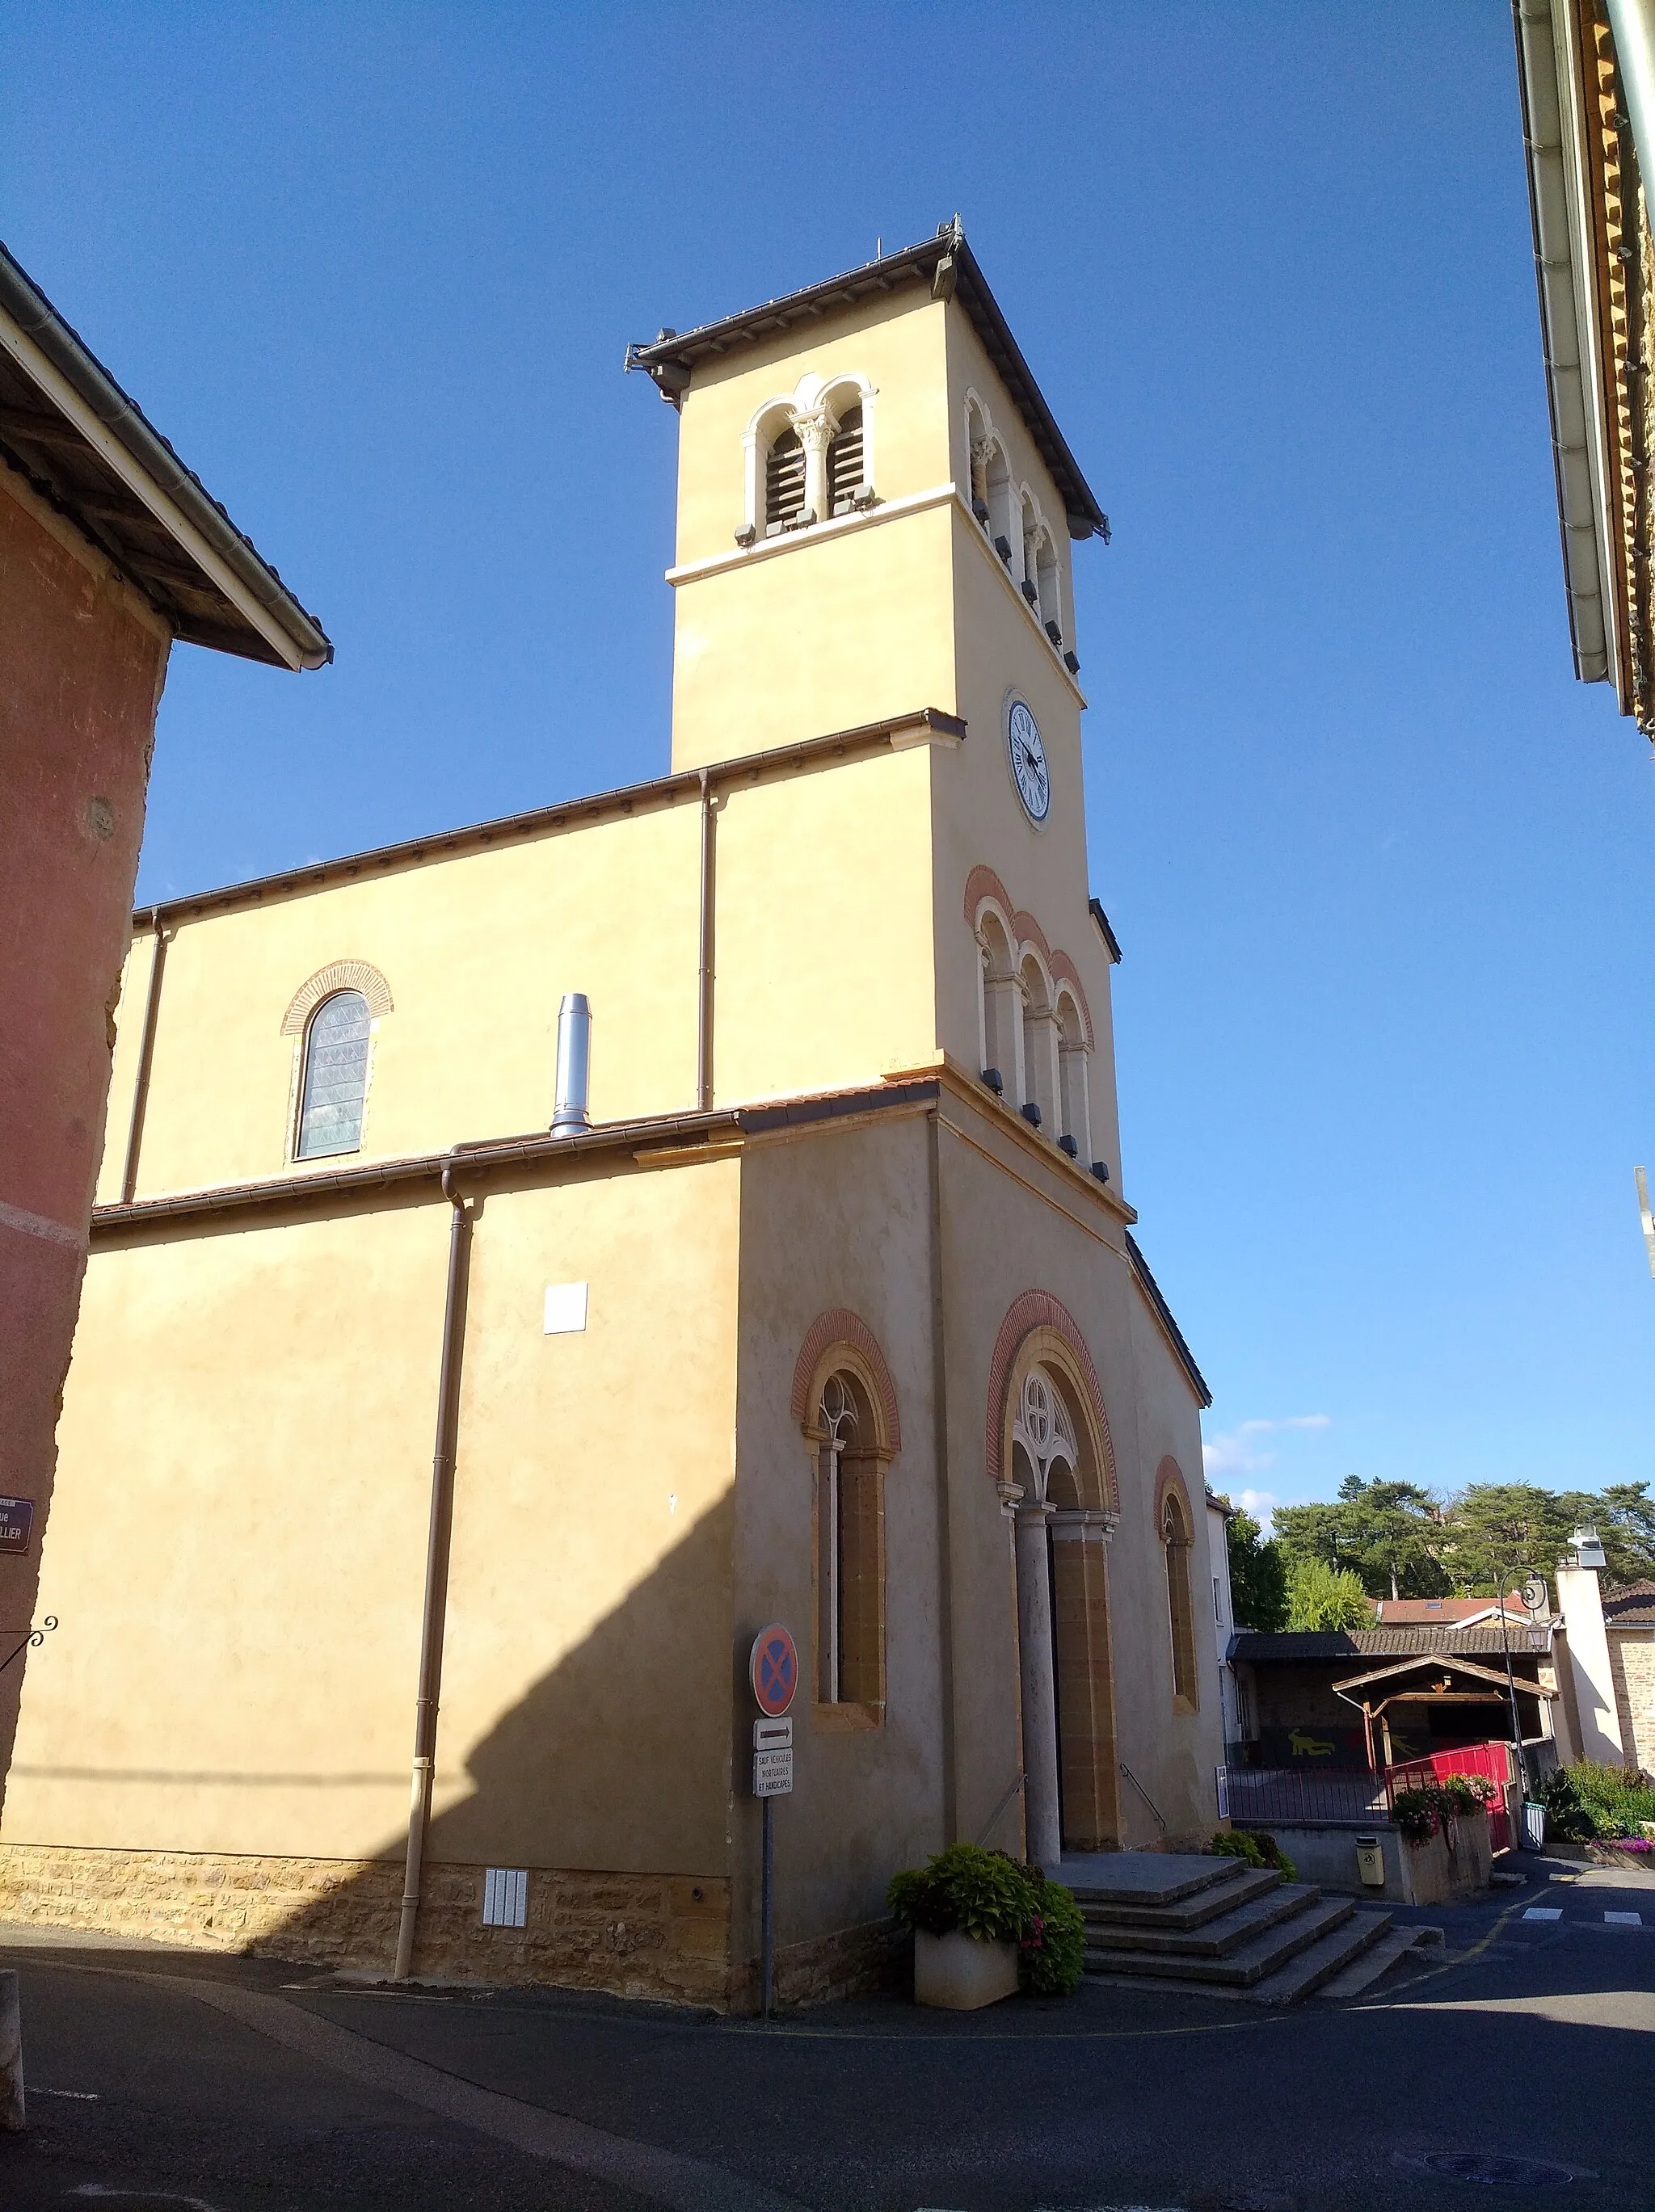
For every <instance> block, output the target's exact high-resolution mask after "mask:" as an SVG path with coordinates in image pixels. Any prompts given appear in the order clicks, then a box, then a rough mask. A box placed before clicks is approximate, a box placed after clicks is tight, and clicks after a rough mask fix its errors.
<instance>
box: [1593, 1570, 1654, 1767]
mask: <svg viewBox="0 0 1655 2212" xmlns="http://www.w3.org/2000/svg"><path fill="white" fill-rule="evenodd" d="M1603 1625H1604V1627H1605V1629H1606V1630H1607V1632H1608V1641H1609V1673H1610V1679H1611V1680H1613V1682H1614V1684H1615V1717H1616V1718H1617V1719H1618V1720H1619V1722H1620V1724H1621V1729H1620V1733H1621V1755H1622V1759H1626V1760H1628V1761H1629V1762H1630V1763H1631V1764H1632V1765H1635V1766H1640V1767H1642V1769H1643V1770H1644V1771H1645V1773H1646V1774H1655V1582H1642V1583H1630V1584H1629V1585H1628V1587H1627V1588H1625V1589H1608V1590H1605V1591H1604V1592H1603Z"/></svg>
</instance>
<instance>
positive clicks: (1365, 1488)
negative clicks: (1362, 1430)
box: [1275, 1474, 1451, 1597]
mask: <svg viewBox="0 0 1655 2212" xmlns="http://www.w3.org/2000/svg"><path fill="white" fill-rule="evenodd" d="M1275 1528H1276V1536H1277V1538H1278V1540H1279V1541H1280V1542H1281V1547H1282V1550H1283V1551H1284V1553H1286V1554H1287V1559H1288V1561H1289V1563H1291V1562H1292V1561H1293V1560H1294V1559H1302V1560H1308V1559H1319V1560H1320V1561H1321V1562H1322V1564H1323V1565H1324V1566H1328V1567H1332V1568H1336V1569H1337V1568H1348V1569H1349V1570H1350V1571H1351V1572H1353V1573H1354V1575H1356V1577H1358V1579H1359V1580H1360V1583H1361V1584H1362V1586H1363V1588H1364V1589H1366V1592H1367V1594H1368V1595H1369V1596H1370V1597H1440V1596H1441V1595H1443V1594H1444V1593H1445V1591H1446V1590H1447V1589H1450V1588H1451V1583H1450V1582H1449V1578H1448V1576H1447V1574H1446V1573H1445V1571H1444V1568H1443V1565H1442V1562H1441V1559H1440V1557H1439V1554H1440V1552H1441V1549H1442V1523H1441V1516H1440V1514H1439V1510H1438V1507H1437V1505H1436V1503H1435V1501H1434V1500H1433V1498H1432V1496H1431V1493H1430V1492H1428V1491H1426V1490H1421V1488H1420V1487H1419V1486H1418V1485H1417V1484H1416V1483H1412V1482H1379V1481H1374V1482H1364V1481H1363V1480H1362V1478H1361V1476H1360V1475H1359V1474H1348V1475H1347V1476H1346V1477H1345V1480H1343V1482H1342V1483H1341V1485H1340V1486H1339V1496H1338V1499H1337V1501H1336V1503H1334V1504H1318V1505H1284V1506H1281V1507H1280V1508H1278V1510H1277V1512H1276V1516H1275Z"/></svg>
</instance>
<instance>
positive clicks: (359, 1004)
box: [295, 991, 368, 1160]
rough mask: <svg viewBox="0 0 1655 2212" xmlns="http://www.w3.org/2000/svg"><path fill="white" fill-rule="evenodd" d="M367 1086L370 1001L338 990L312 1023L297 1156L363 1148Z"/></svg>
mask: <svg viewBox="0 0 1655 2212" xmlns="http://www.w3.org/2000/svg"><path fill="white" fill-rule="evenodd" d="M367 1087H368V1001H367V1000H366V999H364V998H363V996H362V993H361V992H360V991H336V992H335V993H334V994H333V996H332V998H331V999H324V1000H323V1001H322V1003H321V1005H320V1006H318V1007H317V1009H316V1011H315V1012H314V1013H313V1015H312V1016H311V1019H310V1033H309V1036H308V1037H307V1041H306V1045H305V1081H304V1096H303V1099H302V1102H301V1106H300V1109H299V1142H298V1145H297V1147H296V1148H295V1158H297V1159H301V1160H313V1159H317V1158H321V1157H324V1156H326V1154H328V1153H330V1152H356V1151H357V1150H359V1149H360V1147H361V1145H362V1097H363V1093H364V1092H365V1091H366V1090H367Z"/></svg>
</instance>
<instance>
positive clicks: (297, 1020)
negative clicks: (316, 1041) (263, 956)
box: [282, 960, 394, 1036]
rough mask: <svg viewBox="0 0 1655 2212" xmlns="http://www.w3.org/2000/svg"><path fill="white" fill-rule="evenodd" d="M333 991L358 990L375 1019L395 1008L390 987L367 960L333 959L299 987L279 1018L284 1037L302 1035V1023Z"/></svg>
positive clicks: (303, 1025) (304, 1022) (305, 1021)
mask: <svg viewBox="0 0 1655 2212" xmlns="http://www.w3.org/2000/svg"><path fill="white" fill-rule="evenodd" d="M336 991H360V992H361V993H362V997H363V998H364V999H365V1000H367V1002H368V1012H369V1014H370V1015H372V1016H374V1018H376V1019H377V1018H378V1017H379V1016H380V1014H388V1013H391V1012H393V1011H394V1007H393V1004H392V997H391V986H390V985H389V984H388V983H387V982H386V980H385V978H384V976H383V975H381V974H380V971H379V969H377V968H375V967H374V965H373V963H371V962H370V961H367V960H332V961H330V962H329V963H328V964H327V966H326V968H319V969H317V970H316V973H315V974H314V975H312V976H310V977H309V978H308V979H307V981H305V982H303V983H301V985H300V986H299V988H298V989H297V990H296V991H295V993H294V994H293V997H292V1000H291V1001H290V1002H289V1006H288V1010H287V1012H286V1013H285V1014H283V1017H282V1035H283V1036H303V1034H304V1029H305V1024H306V1023H307V1021H308V1020H309V1019H310V1018H311V1016H312V1014H313V1013H314V1012H315V1011H316V1009H317V1007H318V1006H320V1005H321V1003H322V1001H323V1000H324V999H331V998H332V996H333V994H334V993H335V992H336Z"/></svg>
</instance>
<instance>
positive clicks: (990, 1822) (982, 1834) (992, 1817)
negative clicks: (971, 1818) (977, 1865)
mask: <svg viewBox="0 0 1655 2212" xmlns="http://www.w3.org/2000/svg"><path fill="white" fill-rule="evenodd" d="M1027 1780H1028V1776H1027V1775H1026V1774H1019V1775H1014V1776H1013V1779H1012V1786H1011V1788H1010V1789H1009V1790H1007V1792H1006V1795H1005V1796H1003V1797H1002V1798H1001V1801H1000V1802H999V1804H997V1805H996V1806H995V1809H994V1811H993V1812H992V1813H990V1814H989V1817H988V1819H987V1820H985V1821H984V1822H983V1826H982V1828H981V1829H980V1830H979V1831H978V1833H977V1848H978V1849H979V1850H981V1848H982V1847H983V1844H986V1843H987V1842H988V1840H989V1837H990V1836H991V1835H993V1833H994V1832H995V1822H996V1821H997V1820H999V1818H1000V1816H1001V1814H1002V1813H1003V1812H1004V1811H1005V1809H1006V1808H1007V1806H1008V1805H1009V1804H1010V1803H1011V1802H1012V1800H1013V1797H1015V1796H1016V1795H1017V1793H1018V1791H1019V1790H1020V1789H1021V1788H1022V1787H1023V1784H1025V1782H1026V1781H1027Z"/></svg>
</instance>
